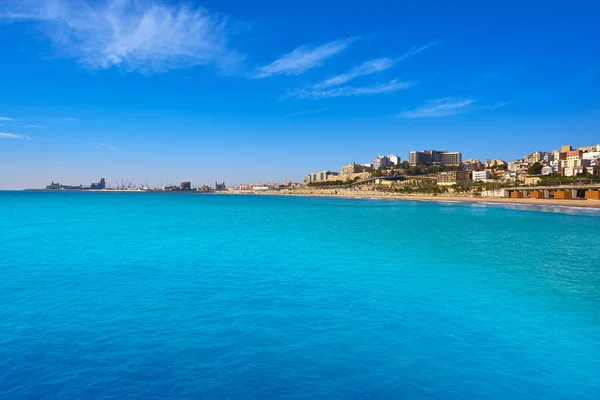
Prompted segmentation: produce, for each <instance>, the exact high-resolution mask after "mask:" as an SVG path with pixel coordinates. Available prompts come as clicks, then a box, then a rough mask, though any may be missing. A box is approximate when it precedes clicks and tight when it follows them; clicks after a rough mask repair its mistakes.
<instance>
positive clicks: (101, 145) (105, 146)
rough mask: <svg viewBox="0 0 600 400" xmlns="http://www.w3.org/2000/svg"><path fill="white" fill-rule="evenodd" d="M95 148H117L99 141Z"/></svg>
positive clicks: (115, 149) (114, 149)
mask: <svg viewBox="0 0 600 400" xmlns="http://www.w3.org/2000/svg"><path fill="white" fill-rule="evenodd" d="M96 148H97V149H106V150H113V151H117V150H119V149H117V148H116V147H113V146H109V145H107V144H106V143H100V144H99V145H98V146H96Z"/></svg>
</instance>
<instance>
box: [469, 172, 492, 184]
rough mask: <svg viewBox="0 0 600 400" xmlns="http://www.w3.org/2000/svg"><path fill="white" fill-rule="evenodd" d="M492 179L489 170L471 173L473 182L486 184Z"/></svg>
mask: <svg viewBox="0 0 600 400" xmlns="http://www.w3.org/2000/svg"><path fill="white" fill-rule="evenodd" d="M491 178H492V173H491V172H490V170H488V169H486V170H484V171H473V182H487V181H488V180H490V179H491Z"/></svg>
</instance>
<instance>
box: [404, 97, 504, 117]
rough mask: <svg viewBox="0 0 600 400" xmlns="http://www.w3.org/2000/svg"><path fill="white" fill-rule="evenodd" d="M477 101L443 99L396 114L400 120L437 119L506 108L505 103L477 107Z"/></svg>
mask: <svg viewBox="0 0 600 400" xmlns="http://www.w3.org/2000/svg"><path fill="white" fill-rule="evenodd" d="M477 101H478V100H474V99H452V98H450V97H445V98H442V99H437V100H431V101H429V102H427V104H426V105H425V106H423V107H420V108H416V109H414V110H409V111H403V112H401V113H400V114H398V117H400V118H437V117H450V116H453V115H458V114H464V113H467V112H473V111H478V110H495V109H498V108H501V107H504V106H506V103H498V104H492V105H484V106H478V105H476V103H477Z"/></svg>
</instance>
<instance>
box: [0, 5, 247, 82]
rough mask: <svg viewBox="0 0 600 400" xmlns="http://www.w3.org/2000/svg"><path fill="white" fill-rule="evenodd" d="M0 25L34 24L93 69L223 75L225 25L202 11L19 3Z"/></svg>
mask: <svg viewBox="0 0 600 400" xmlns="http://www.w3.org/2000/svg"><path fill="white" fill-rule="evenodd" d="M14 4H15V6H13V7H12V8H10V9H8V10H6V11H5V12H4V13H0V19H5V20H12V21H23V20H32V21H36V22H38V23H40V24H42V25H43V26H45V27H47V28H48V29H47V31H46V32H47V33H48V35H49V36H50V37H51V39H52V40H53V41H54V42H55V43H56V44H57V47H58V48H59V49H61V50H64V51H65V52H66V53H67V55H68V56H72V57H75V58H77V59H78V60H79V61H80V62H81V63H82V64H84V65H86V66H88V67H90V68H92V69H104V68H110V67H113V66H117V67H121V68H123V69H124V70H126V71H136V70H139V71H141V72H144V73H151V72H163V71H167V70H171V69H177V68H186V67H192V66H196V65H215V66H217V67H220V68H222V69H226V68H228V67H231V66H232V65H233V64H235V63H236V62H237V61H238V60H239V59H240V57H239V55H238V54H237V53H236V52H235V51H232V50H230V48H229V43H228V34H227V29H226V25H227V23H226V21H225V19H223V18H221V17H220V16H218V15H216V14H212V13H210V12H209V11H207V10H206V9H204V8H202V7H193V6H185V5H173V4H172V3H170V2H168V1H167V0H156V1H150V0H100V1H92V0H22V1H19V2H15V3H14Z"/></svg>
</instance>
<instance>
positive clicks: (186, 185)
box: [179, 181, 192, 190]
mask: <svg viewBox="0 0 600 400" xmlns="http://www.w3.org/2000/svg"><path fill="white" fill-rule="evenodd" d="M179 189H181V190H192V182H190V181H183V182H181V183H180V184H179Z"/></svg>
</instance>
